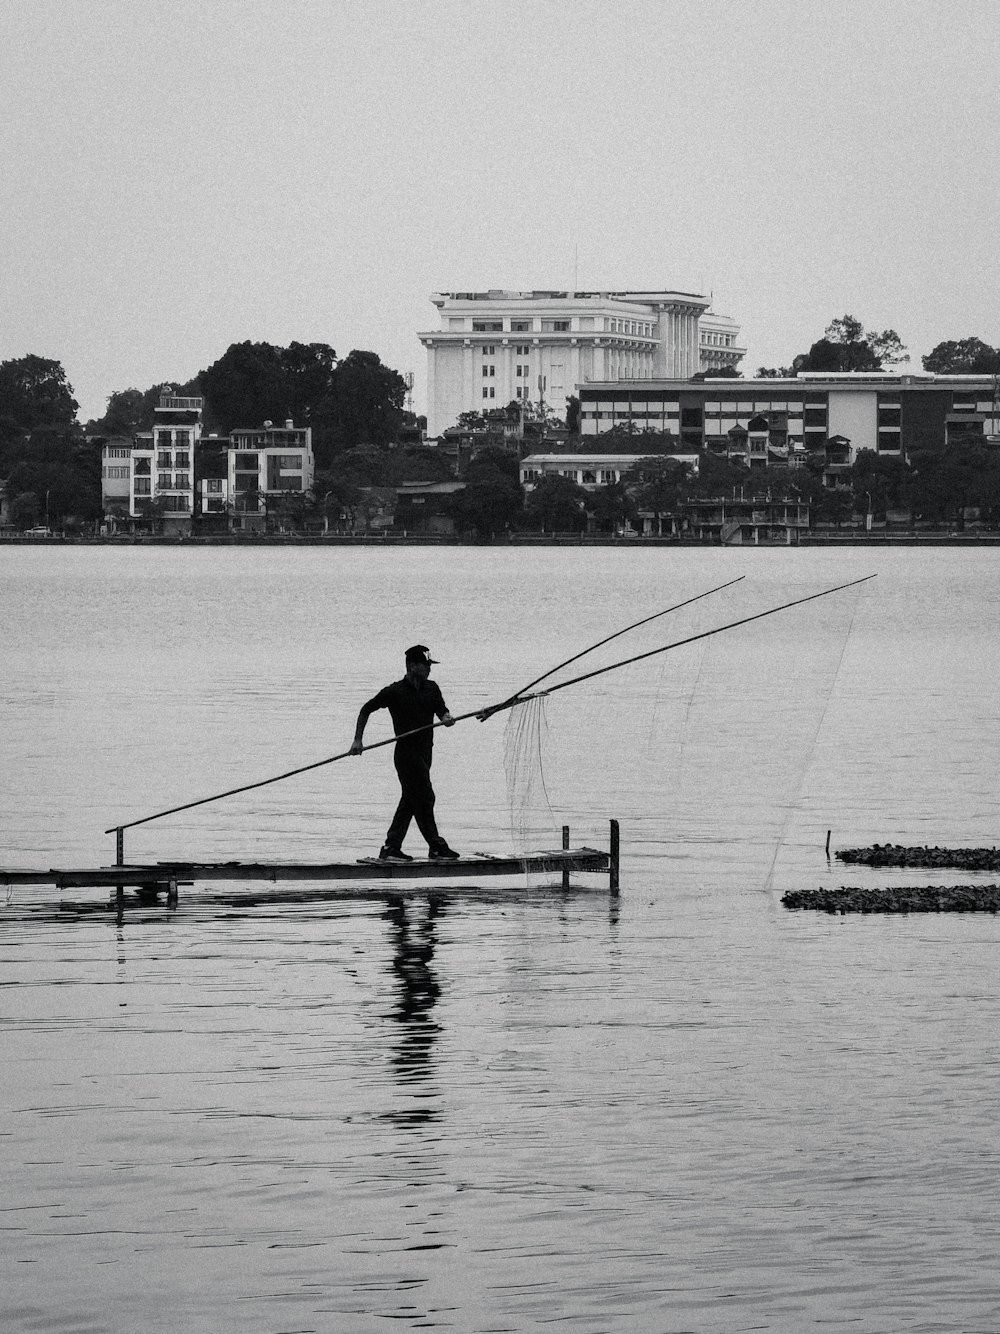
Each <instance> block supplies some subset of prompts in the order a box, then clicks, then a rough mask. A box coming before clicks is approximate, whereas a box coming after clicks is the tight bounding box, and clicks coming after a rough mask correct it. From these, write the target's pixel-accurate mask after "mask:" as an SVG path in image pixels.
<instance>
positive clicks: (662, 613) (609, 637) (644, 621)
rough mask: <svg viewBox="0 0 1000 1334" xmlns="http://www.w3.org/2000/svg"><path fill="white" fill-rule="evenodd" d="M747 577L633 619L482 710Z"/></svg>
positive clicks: (515, 697) (497, 708)
mask: <svg viewBox="0 0 1000 1334" xmlns="http://www.w3.org/2000/svg"><path fill="white" fill-rule="evenodd" d="M745 578H746V575H745V574H741V575H738V576H737V578H735V579H730V580H729V581H728V583H725V584H719V586H718V587H717V588H709V589H707V590H706V591H705V592H704V593H696V594H695V595H694V597H692V598H686V599H685V601H683V602H675V603H674V605H673V606H672V607H664V609H663V610H662V611H654V612H653V614H652V616H644V617H643V618H642V620H641V621H633V622H632V624H631V625H626V626H625V627H624V629H622V630H616V631H615V632H614V634H613V635H607V636H605V638H604V639H599V640H598V641H597V643H596V644H591V645H590V647H589V648H584V649H581V650H580V652H579V653H574V654H573V656H572V657H571V658H567V659H566V661H565V662H560V663H559V664H558V665H557V666H555V667H550V668H549V670H548V671H547V672H542V674H541V676H536V677H535V679H534V680H533V681H529V682H528V684H527V685H526V686H522V687H521V689H520V690H518V691H517V692H516V693H515V694H513V695H510V696H508V698H507V699H505V700H503V701H502V702H501V703H500V704H494V705H493V706H492V707H491V708H489V709H484V710H483V711H482V712H483V713H485V714H486V716H487V717H489V715H490V714H491V713H497V712H499V711H500V710H501V709H506V708H509V707H511V706H512V705H514V704H516V703H517V701H518V700H519V699H520V698H521V697H522V696H523V695H526V694H527V693H528V691H529V690H533V689H534V688H535V686H537V685H540V684H541V683H542V682H543V681H547V680H548V679H549V677H550V676H555V674H556V672H561V671H562V669H563V668H564V667H569V666H570V665H571V664H572V663H574V662H579V660H580V659H581V658H585V657H586V656H587V654H588V653H593V652H594V651H595V650H596V649H599V648H603V647H604V645H605V644H610V643H611V641H612V639H618V638H619V637H620V636H621V635H627V634H628V632H629V631H630V630H638V629H639V626H640V625H648V624H649V623H650V621H655V620H658V619H659V618H660V617H661V616H667V615H669V614H670V612H672V611H680V610H681V608H682V607H690V605H691V603H692V602H700V601H701V599H702V598H707V597H711V596H712V594H713V593H721V592H722V590H723V589H724V588H732V586H733V584H738V583H739V582H740V580H742V579H745Z"/></svg>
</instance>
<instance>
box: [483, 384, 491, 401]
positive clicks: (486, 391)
mask: <svg viewBox="0 0 1000 1334" xmlns="http://www.w3.org/2000/svg"><path fill="white" fill-rule="evenodd" d="M489 396H490V391H489V390H488V389H487V388H486V386H485V385H483V398H489Z"/></svg>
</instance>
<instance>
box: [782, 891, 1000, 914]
mask: <svg viewBox="0 0 1000 1334" xmlns="http://www.w3.org/2000/svg"><path fill="white" fill-rule="evenodd" d="M781 902H782V903H783V904H784V905H785V907H786V908H793V909H794V908H807V909H808V908H811V909H813V910H814V911H816V912H828V913H849V912H861V913H890V912H895V913H911V912H989V913H995V912H1000V885H920V886H900V887H899V888H896V889H861V888H858V887H855V886H851V885H844V886H842V887H841V888H840V889H799V890H790V891H789V892H788V893H787V894H785V895H784V897H783V898H782V900H781Z"/></svg>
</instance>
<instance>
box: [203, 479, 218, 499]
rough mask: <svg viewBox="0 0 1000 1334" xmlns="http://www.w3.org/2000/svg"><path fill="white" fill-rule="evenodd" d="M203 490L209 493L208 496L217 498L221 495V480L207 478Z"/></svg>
mask: <svg viewBox="0 0 1000 1334" xmlns="http://www.w3.org/2000/svg"><path fill="white" fill-rule="evenodd" d="M205 490H206V491H207V492H208V493H209V495H212V496H218V495H221V494H222V478H221V477H209V478H208V479H207V480H206V482H205Z"/></svg>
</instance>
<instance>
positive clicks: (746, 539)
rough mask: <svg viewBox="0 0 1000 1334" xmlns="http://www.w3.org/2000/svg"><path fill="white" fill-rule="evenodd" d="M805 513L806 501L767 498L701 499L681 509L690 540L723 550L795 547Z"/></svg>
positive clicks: (806, 518) (806, 523)
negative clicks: (721, 547)
mask: <svg viewBox="0 0 1000 1334" xmlns="http://www.w3.org/2000/svg"><path fill="white" fill-rule="evenodd" d="M809 511H810V506H809V503H808V501H806V500H803V499H801V498H798V497H793V498H791V499H772V498H771V496H770V495H763V496H761V495H757V496H749V497H746V498H744V497H743V496H742V495H741V496H738V497H737V496H733V497H731V498H730V497H725V496H713V497H705V498H699V499H691V500H687V501H685V502H684V505H683V507H682V512H683V516H684V521H685V525H686V527H687V530H688V532H689V533H690V535H691V536H692V537H694V538H696V539H697V540H699V541H702V542H719V543H721V544H722V545H723V546H741V545H746V544H751V545H754V546H758V545H760V544H762V543H764V544H767V545H774V544H775V543H780V544H784V545H786V546H795V545H796V544H797V543H798V540H799V535H800V534H801V533H804V532H807V531H808V529H809Z"/></svg>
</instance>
